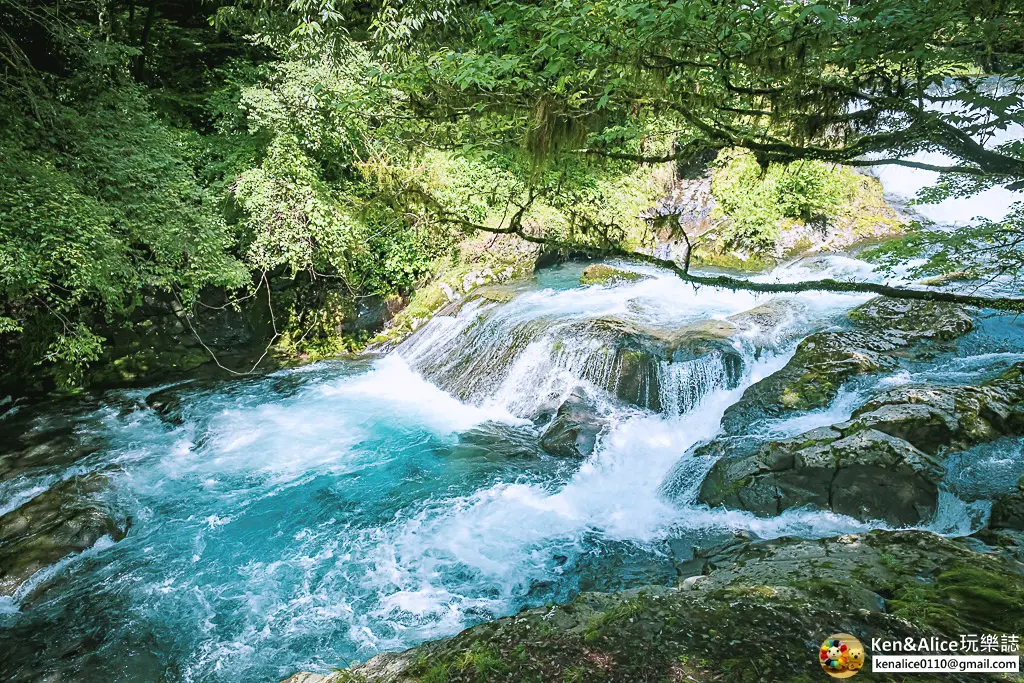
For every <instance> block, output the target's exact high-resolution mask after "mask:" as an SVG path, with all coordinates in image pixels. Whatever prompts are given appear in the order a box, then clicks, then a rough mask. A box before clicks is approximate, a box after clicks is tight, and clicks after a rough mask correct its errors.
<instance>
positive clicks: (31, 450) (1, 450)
mask: <svg viewBox="0 0 1024 683" xmlns="http://www.w3.org/2000/svg"><path fill="white" fill-rule="evenodd" d="M94 408H95V406H94V405H93V404H91V403H88V402H84V401H82V402H76V404H75V405H67V404H65V402H62V401H53V402H46V403H42V404H39V405H37V406H30V407H27V408H25V409H23V410H19V411H17V412H13V413H12V414H9V415H7V416H5V417H4V419H3V420H0V481H5V480H8V479H12V478H14V477H17V476H19V475H21V474H23V473H25V472H29V471H33V472H36V473H41V472H58V471H60V470H63V469H65V468H67V467H69V466H71V465H73V464H74V463H77V462H79V461H82V460H84V459H86V458H88V457H89V456H90V455H92V454H93V453H95V452H96V451H97V450H99V448H100V447H101V444H102V441H101V439H100V438H98V436H97V435H96V434H94V433H92V432H84V433H83V432H81V431H80V430H78V429H77V425H78V420H79V419H80V418H81V417H83V416H84V415H85V414H87V413H88V411H89V410H90V409H94Z"/></svg>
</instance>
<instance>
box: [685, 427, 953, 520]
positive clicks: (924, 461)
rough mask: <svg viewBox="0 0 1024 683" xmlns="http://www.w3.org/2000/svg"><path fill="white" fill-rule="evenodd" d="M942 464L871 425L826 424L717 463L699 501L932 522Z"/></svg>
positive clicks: (766, 510) (760, 511) (770, 511)
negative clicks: (847, 427) (808, 507)
mask: <svg viewBox="0 0 1024 683" xmlns="http://www.w3.org/2000/svg"><path fill="white" fill-rule="evenodd" d="M942 474H943V468H942V465H941V463H940V462H939V461H938V460H937V459H936V458H934V457H933V456H931V455H928V454H927V453H924V452H923V451H920V450H918V449H916V448H914V447H913V446H912V445H911V444H909V443H907V442H906V441H904V440H902V439H897V438H895V437H892V436H889V435H888V434H885V433H883V432H880V431H878V430H875V429H869V428H858V429H850V430H849V431H848V432H847V433H846V434H844V433H843V432H842V431H839V430H838V429H836V428H830V427H822V428H819V429H815V430H812V431H810V432H807V433H804V434H801V435H800V436H797V437H794V438H792V439H785V440H783V441H775V442H771V443H767V444H764V445H763V446H761V447H760V448H759V449H757V450H756V452H754V453H753V454H740V455H732V454H729V455H726V457H723V458H721V459H720V460H718V461H716V462H715V464H714V465H713V466H712V468H711V471H710V472H709V473H708V476H707V477H706V479H705V480H704V483H703V485H702V486H701V490H700V494H699V497H698V500H699V502H701V503H705V504H707V505H710V506H713V507H714V506H719V505H725V506H726V507H729V508H733V509H740V510H748V511H750V512H753V513H754V514H756V515H759V516H771V515H777V514H779V513H781V512H783V511H784V510H787V509H789V508H795V507H803V506H806V505H811V506H814V507H817V508H819V509H823V510H831V511H832V512H836V513H838V514H843V515H849V516H851V517H854V518H855V519H859V520H863V521H867V520H876V519H881V520H884V521H885V522H887V523H889V524H892V525H896V526H908V525H914V524H918V523H920V522H922V521H924V520H927V519H929V518H930V517H931V516H932V515H933V514H934V513H935V508H936V506H937V504H938V484H939V481H940V480H941V479H942Z"/></svg>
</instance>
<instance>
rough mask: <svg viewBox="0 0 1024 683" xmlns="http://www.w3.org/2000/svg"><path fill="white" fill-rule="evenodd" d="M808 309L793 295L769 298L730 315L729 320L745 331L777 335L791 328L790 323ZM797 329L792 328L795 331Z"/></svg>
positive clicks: (763, 334) (792, 331) (771, 335)
mask: <svg viewBox="0 0 1024 683" xmlns="http://www.w3.org/2000/svg"><path fill="white" fill-rule="evenodd" d="M806 311H807V304H805V303H804V302H803V301H801V300H800V299H796V298H792V297H776V298H774V299H769V300H768V301H765V302H764V303H762V304H759V305H758V306H755V307H754V308H751V309H749V310H746V311H742V312H740V313H736V314H735V315H731V316H729V322H731V323H732V324H734V325H736V326H738V327H739V328H740V329H742V330H744V331H748V332H750V331H756V332H758V333H759V334H760V335H762V336H769V337H777V336H778V335H779V334H780V333H781V332H784V331H786V330H787V328H791V327H792V326H791V325H790V323H791V322H792V321H794V320H795V319H796V318H797V317H798V316H800V315H801V314H803V313H805V312H806ZM795 332H796V330H795V329H793V330H791V333H795Z"/></svg>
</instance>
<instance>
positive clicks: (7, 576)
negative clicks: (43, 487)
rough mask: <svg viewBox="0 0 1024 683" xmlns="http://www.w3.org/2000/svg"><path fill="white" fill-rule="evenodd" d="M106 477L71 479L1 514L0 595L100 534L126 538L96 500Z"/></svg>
mask: <svg viewBox="0 0 1024 683" xmlns="http://www.w3.org/2000/svg"><path fill="white" fill-rule="evenodd" d="M107 486H108V480H107V477H106V476H104V475H102V474H96V473H92V474H86V475H81V476H77V477H71V478H70V479H66V480H64V481H62V482H60V483H59V484H57V485H55V486H54V487H53V488H51V489H49V490H48V491H46V492H44V493H42V494H40V495H38V496H36V497H35V498H33V499H32V500H30V501H29V502H27V503H25V504H24V505H22V506H21V507H19V508H18V509H16V510H13V511H12V512H8V513H7V514H6V515H4V516H3V517H0V595H8V596H9V595H13V594H14V593H15V592H16V591H17V590H18V588H19V587H20V586H21V585H22V584H23V583H25V581H27V580H28V579H29V578H30V577H31V576H32V575H33V574H35V573H36V572H38V571H39V570H40V569H43V568H45V567H48V566H50V565H52V564H53V563H55V562H57V561H59V560H61V559H62V558H64V557H66V556H68V555H70V554H72V553H77V552H81V551H83V550H86V549H87V548H91V547H92V546H93V545H94V544H95V543H96V541H98V540H99V539H100V538H102V537H103V536H109V537H110V538H111V539H113V540H114V541H119V540H121V539H122V538H124V536H125V534H126V533H127V522H123V523H119V522H118V521H117V520H116V519H115V518H114V517H113V516H112V515H111V513H110V512H109V511H108V510H107V509H106V507H105V506H104V505H103V504H102V503H101V502H100V501H99V500H98V498H99V496H100V495H101V494H102V493H103V492H104V491H105V490H106V489H107Z"/></svg>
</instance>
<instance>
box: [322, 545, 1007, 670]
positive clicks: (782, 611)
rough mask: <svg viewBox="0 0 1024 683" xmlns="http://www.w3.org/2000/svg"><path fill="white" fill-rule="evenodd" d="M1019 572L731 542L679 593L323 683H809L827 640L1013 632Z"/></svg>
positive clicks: (894, 548) (595, 607) (952, 553)
mask: <svg viewBox="0 0 1024 683" xmlns="http://www.w3.org/2000/svg"><path fill="white" fill-rule="evenodd" d="M1022 570H1024V566H1022V565H1021V564H1019V563H1018V562H1016V561H1014V560H1012V559H1010V558H1007V557H1003V556H998V555H994V554H983V553H978V552H975V551H974V550H972V548H971V547H970V545H969V544H967V543H964V542H959V541H954V540H950V539H945V538H942V537H940V536H937V535H935V534H932V533H929V532H924V531H897V532H893V531H877V532H871V533H867V534H860V535H848V536H838V537H835V538H829V539H822V540H800V539H793V538H782V539H776V540H772V541H759V540H755V539H750V538H741V539H737V540H736V541H734V542H731V543H728V544H726V545H725V546H723V547H720V548H717V549H714V550H712V551H710V552H709V553H708V560H707V565H706V568H705V570H704V572H705V573H704V574H703V575H702V576H701V578H691V579H687V581H688V584H689V585H687V586H686V587H685V589H678V590H674V589H666V588H664V587H660V586H648V587H644V588H640V589H634V590H629V591H623V592H620V593H614V594H609V593H582V594H580V595H579V596H577V597H576V598H575V599H574V600H572V601H571V602H570V603H568V604H566V605H556V606H543V607H536V608H532V609H527V610H523V611H522V612H520V613H519V614H517V615H515V616H512V617H506V618H503V619H498V620H495V621H491V622H487V623H484V624H480V625H478V626H474V627H472V628H470V629H467V630H466V631H463V632H462V633H460V634H459V635H457V636H455V637H453V638H448V639H444V640H440V641H435V642H430V643H425V644H423V645H420V646H418V647H416V648H413V649H411V650H407V651H405V652H400V653H388V654H383V655H378V656H377V657H374V658H373V659H371V660H370V661H369V662H367V663H365V664H363V665H360V666H357V667H355V668H354V669H352V670H346V671H340V672H337V673H334V674H331V675H330V676H329V677H328V680H329V681H332V682H340V681H344V680H351V679H352V678H358V679H359V680H364V681H366V683H398V682H403V683H404V682H406V681H421V680H447V681H467V682H468V681H490V680H495V681H497V680H502V681H508V680H515V681H519V680H540V681H563V680H567V679H570V678H571V679H573V680H607V681H622V682H626V681H640V680H650V681H655V680H695V681H705V680H718V679H720V678H722V673H723V672H728V673H727V676H726V678H727V679H728V680H736V681H747V680H750V681H760V680H786V681H789V680H817V679H818V678H820V677H822V676H823V674H822V672H821V669H820V666H819V665H818V664H817V662H816V661H815V660H814V658H813V657H811V656H809V653H811V652H813V649H814V647H815V646H816V645H817V643H820V642H821V640H822V639H823V638H824V636H825V635H828V633H831V632H846V633H851V634H853V635H854V636H856V637H858V638H859V639H860V640H861V641H862V642H864V643H865V644H867V643H868V642H870V638H872V637H873V638H881V639H898V640H902V639H904V638H915V639H916V638H921V637H926V636H940V637H949V638H954V639H956V638H958V637H959V634H960V633H984V632H1007V633H1016V632H1018V630H1019V626H1020V610H1021V609H1022V608H1024V576H1022V573H1021V572H1022ZM823 624H827V627H826V626H823ZM823 629H826V630H827V631H828V633H824V635H823ZM745 643H757V647H756V648H753V649H751V648H749V647H744V646H743V644H745ZM522 652H527V653H529V656H526V657H524V656H520V654H519V653H522ZM442 673H443V678H442V675H441V674H442Z"/></svg>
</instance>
